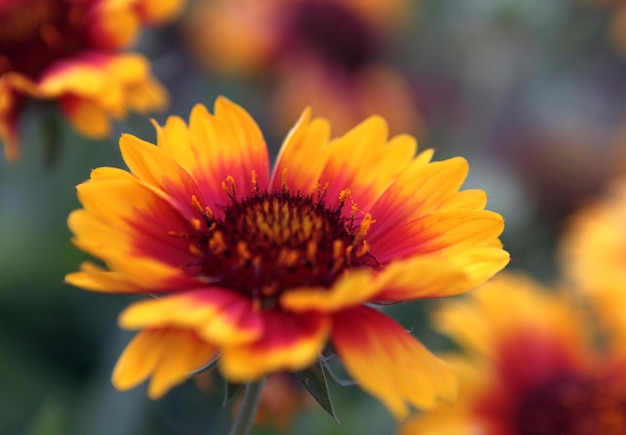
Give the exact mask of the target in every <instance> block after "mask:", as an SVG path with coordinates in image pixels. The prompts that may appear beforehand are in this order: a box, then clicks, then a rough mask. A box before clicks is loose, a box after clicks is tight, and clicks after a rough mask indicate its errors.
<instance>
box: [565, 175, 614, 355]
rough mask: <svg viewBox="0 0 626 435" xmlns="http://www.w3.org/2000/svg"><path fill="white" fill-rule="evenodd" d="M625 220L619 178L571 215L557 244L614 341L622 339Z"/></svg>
mask: <svg viewBox="0 0 626 435" xmlns="http://www.w3.org/2000/svg"><path fill="white" fill-rule="evenodd" d="M624 222H626V179H620V180H617V181H614V182H613V184H611V186H610V189H609V191H608V193H607V194H605V195H604V196H603V197H601V198H597V199H595V200H594V201H593V202H591V203H589V204H587V205H586V206H584V207H582V208H581V209H580V210H579V211H577V212H576V213H574V214H573V215H572V217H571V218H570V220H569V222H568V224H569V225H568V227H567V231H566V233H565V235H564V238H563V242H562V244H561V254H562V256H561V257H562V258H561V259H562V265H563V269H564V271H565V274H566V276H567V277H568V278H569V280H570V282H571V284H572V285H573V286H574V287H576V288H577V289H578V290H580V291H581V292H582V293H583V294H584V295H585V297H586V298H587V299H588V300H589V302H590V303H591V305H592V307H593V308H594V309H595V310H596V312H597V313H599V315H600V320H601V321H602V326H603V327H604V329H605V331H606V332H608V333H609V334H612V335H615V336H616V337H614V338H615V339H614V340H613V343H625V342H626V341H625V339H626V304H624V303H623V302H622V300H623V299H624V296H625V295H626V293H625V291H626V290H625V289H626V227H625V226H624ZM622 346H623V345H622ZM625 350H626V349H625Z"/></svg>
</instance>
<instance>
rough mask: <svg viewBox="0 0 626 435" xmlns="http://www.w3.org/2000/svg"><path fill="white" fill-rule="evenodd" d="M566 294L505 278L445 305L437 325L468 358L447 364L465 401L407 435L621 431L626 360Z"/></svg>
mask: <svg viewBox="0 0 626 435" xmlns="http://www.w3.org/2000/svg"><path fill="white" fill-rule="evenodd" d="M568 295H569V296H571V293H569V294H568V293H565V292H556V291H549V290H548V289H546V288H543V287H542V286H540V285H539V284H538V283H536V282H534V281H533V280H531V279H530V278H529V277H526V276H524V275H521V274H520V275H514V274H509V275H507V274H506V273H505V274H500V275H498V276H497V277H495V278H494V279H493V280H491V281H490V282H488V283H486V284H484V285H483V286H482V287H480V288H478V289H477V290H475V291H473V292H472V293H471V294H470V295H469V296H468V299H465V300H460V301H454V302H450V303H445V304H444V305H443V307H441V308H440V310H439V311H437V312H436V313H435V320H436V325H437V327H438V328H439V329H440V330H441V331H442V332H444V333H445V334H446V335H448V336H449V337H450V338H452V340H454V341H455V342H456V343H457V344H458V345H460V347H461V348H462V350H463V351H464V353H462V354H461V353H456V354H452V355H450V356H449V357H448V358H445V360H446V361H448V362H449V363H450V364H451V366H452V367H454V369H455V372H456V373H457V374H458V377H459V399H458V400H457V401H456V402H455V403H454V404H452V405H447V404H442V406H440V407H439V408H438V409H437V410H435V411H433V412H427V413H423V414H421V415H417V416H416V417H413V418H411V419H409V420H407V422H406V423H405V424H404V425H403V427H402V430H401V433H402V434H403V435H412V434H426V435H427V434H442V433H449V434H477V433H479V434H485V435H515V434H533V435H541V434H543V435H548V434H574V435H591V434H603V435H605V434H608V435H617V434H622V433H624V431H625V430H626V412H625V411H626V375H625V374H624V371H623V364H624V362H625V361H624V354H623V353H622V354H620V353H619V352H613V351H612V350H608V349H605V348H602V347H601V346H599V345H598V343H597V342H595V341H594V337H593V334H592V328H593V324H592V323H591V322H590V319H589V317H588V316H587V315H586V314H587V313H586V312H584V311H583V310H582V309H581V307H580V305H577V304H575V303H574V300H573V299H572V298H569V297H568ZM622 346H623V345H622Z"/></svg>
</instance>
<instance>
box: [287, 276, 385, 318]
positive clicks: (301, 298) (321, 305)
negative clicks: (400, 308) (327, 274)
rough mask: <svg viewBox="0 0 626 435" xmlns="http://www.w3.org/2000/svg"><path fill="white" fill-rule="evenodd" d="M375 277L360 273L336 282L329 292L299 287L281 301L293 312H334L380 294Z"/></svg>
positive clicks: (322, 288) (288, 292) (316, 288)
mask: <svg viewBox="0 0 626 435" xmlns="http://www.w3.org/2000/svg"><path fill="white" fill-rule="evenodd" d="M374 276H375V275H374V273H373V272H371V271H367V270H360V271H357V272H354V273H351V274H347V275H346V276H344V277H342V278H341V279H339V280H338V281H337V282H336V283H335V284H334V285H333V286H332V287H331V288H330V289H329V288H326V287H319V288H318V287H301V288H295V289H290V290H289V291H287V292H285V293H284V294H283V295H282V296H281V298H280V304H281V306H282V307H283V308H285V309H287V310H291V311H295V312H305V311H322V312H334V311H338V310H341V309H344V308H347V307H352V306H354V305H358V304H361V303H364V302H367V301H368V300H370V299H371V298H372V296H373V295H374V294H376V293H378V292H379V286H378V285H376V280H375V278H374Z"/></svg>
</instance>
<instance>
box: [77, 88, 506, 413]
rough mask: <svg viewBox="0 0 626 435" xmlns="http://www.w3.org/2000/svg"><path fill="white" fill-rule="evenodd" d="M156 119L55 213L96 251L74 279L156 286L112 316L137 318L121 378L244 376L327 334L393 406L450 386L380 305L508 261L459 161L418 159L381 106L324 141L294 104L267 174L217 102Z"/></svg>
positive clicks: (452, 288)
mask: <svg viewBox="0 0 626 435" xmlns="http://www.w3.org/2000/svg"><path fill="white" fill-rule="evenodd" d="M157 133H158V144H157V146H153V145H152V144H150V143H147V142H144V141H142V140H140V139H138V138H136V137H134V136H130V135H124V136H122V138H121V140H120V148H121V151H122V155H123V157H124V160H125V162H126V164H127V165H128V167H129V168H130V172H127V171H124V170H122V169H116V168H99V169H96V170H94V171H93V173H92V175H91V179H90V180H89V181H87V182H85V183H83V184H81V185H80V186H78V197H79V200H80V202H81V204H82V205H83V208H82V209H79V210H76V211H74V212H73V213H72V214H71V215H70V217H69V221H68V223H69V226H70V228H71V230H72V232H73V234H74V243H75V244H76V245H77V246H78V247H80V248H81V249H83V250H85V251H87V252H89V253H90V254H92V255H94V256H95V257H97V258H99V259H100V260H102V261H103V262H104V263H105V264H106V268H102V267H100V266H97V265H95V264H93V263H91V262H86V263H84V264H83V265H82V267H81V271H80V272H76V273H72V274H69V275H68V276H67V277H66V279H67V281H68V282H69V283H71V284H74V285H76V286H79V287H82V288H85V289H89V290H95V291H103V292H112V293H139V294H153V295H159V296H162V297H158V298H154V299H149V300H144V301H140V302H136V303H134V304H132V305H131V306H129V307H128V308H127V309H126V310H124V312H122V314H121V315H120V318H119V323H120V326H121V327H123V328H125V329H130V330H139V331H140V332H139V333H138V334H137V335H136V337H135V338H134V339H133V341H132V342H131V343H130V344H129V345H128V347H127V348H126V350H125V351H124V353H123V354H122V356H121V357H120V360H119V361H118V364H117V366H116V368H115V371H114V373H113V383H114V385H115V386H116V387H117V388H119V389H128V388H132V387H134V386H136V385H137V384H139V383H141V382H142V381H144V380H145V379H146V378H148V377H151V382H150V386H149V393H148V394H149V396H150V397H152V398H158V397H161V396H162V395H164V394H165V393H166V392H167V391H168V390H169V389H170V388H172V387H173V386H175V385H177V384H179V383H181V382H183V381H184V380H186V379H187V378H189V376H190V372H191V371H192V370H194V369H197V368H199V367H201V366H203V365H206V364H208V363H209V361H211V360H212V359H213V358H215V357H216V356H217V355H219V365H218V369H219V371H220V372H221V374H222V375H223V376H224V377H225V378H226V379H228V380H230V381H231V382H234V383H248V382H251V381H255V380H257V379H260V378H262V377H264V376H266V375H268V374H271V373H274V372H280V371H299V370H303V369H306V368H308V367H310V366H311V365H313V364H314V363H316V362H317V361H318V358H319V355H320V352H321V351H322V350H324V349H326V348H327V347H328V346H329V345H330V344H332V349H333V351H334V352H336V353H337V354H338V356H339V357H340V359H341V361H342V362H343V364H344V366H345V367H346V369H347V371H348V372H349V373H350V375H351V376H352V377H353V378H354V380H355V381H356V382H357V383H358V384H359V385H360V386H361V387H362V388H363V389H364V390H366V391H368V392H369V393H371V394H373V395H374V396H376V397H377V398H378V399H379V400H381V401H382V402H383V403H384V404H385V405H386V406H387V407H388V408H389V409H390V411H391V412H392V413H393V414H394V415H395V416H396V417H398V418H402V417H404V416H406V415H407V413H408V410H409V406H417V407H430V406H433V405H434V404H435V403H436V400H437V398H438V397H443V398H445V399H447V400H451V399H452V398H453V397H454V395H455V383H454V378H453V377H452V376H451V374H450V372H449V371H448V368H447V367H446V365H445V364H443V363H442V362H441V361H439V360H438V359H437V358H436V357H434V356H433V355H432V354H431V353H430V352H428V350H427V349H426V348H425V347H423V346H422V345H421V344H420V343H419V342H418V341H417V340H416V339H415V338H414V337H413V336H412V335H411V334H409V333H408V332H407V331H406V330H405V329H403V328H402V327H401V326H400V325H399V324H398V323H396V322H395V321H394V320H392V319H391V318H389V317H388V316H386V315H384V314H383V313H382V312H381V311H380V309H379V308H378V307H379V303H381V302H384V303H395V302H404V301H407V300H413V299H421V298H432V297H443V296H448V295H452V294H457V293H462V292H465V291H468V290H470V289H471V288H473V287H475V286H477V285H479V284H481V283H482V282H484V281H485V280H487V279H489V278H490V277H491V276H492V275H493V274H495V273H496V272H497V271H499V270H500V269H502V268H503V267H504V266H505V265H506V264H507V263H508V259H509V255H508V253H506V252H505V251H503V250H502V246H501V243H500V241H499V239H498V237H499V235H500V233H501V232H502V230H503V227H504V222H503V219H502V217H501V216H500V215H498V214H496V213H493V212H490V211H486V210H484V208H485V206H486V194H485V192H483V191H480V190H465V191H459V188H460V186H461V185H462V183H463V181H464V180H465V177H466V175H467V172H468V165H467V162H466V161H465V160H464V159H461V158H453V159H450V160H446V161H442V162H431V161H430V160H431V157H432V154H433V153H432V151H431V150H426V151H423V152H421V153H420V154H418V155H417V156H415V153H416V141H415V139H414V138H413V137H411V136H408V135H400V136H395V137H393V138H391V139H389V138H388V128H387V124H386V122H385V121H384V120H383V119H382V118H380V117H371V118H369V119H367V120H366V121H364V122H362V123H361V124H359V125H358V126H356V127H354V128H353V129H352V130H350V131H349V132H348V133H346V134H345V135H343V136H340V137H337V138H335V139H331V135H330V123H329V122H328V121H327V120H326V119H322V118H314V119H311V113H310V110H306V111H305V112H304V114H303V115H302V117H301V118H300V120H299V121H298V123H297V124H296V125H295V127H294V128H293V129H292V130H291V132H290V133H289V135H288V136H287V138H286V140H285V143H284V145H283V148H282V150H281V151H280V153H279V155H278V158H277V161H276V163H275V165H274V168H273V170H270V166H269V156H268V151H267V147H266V144H265V141H264V139H263V136H262V134H261V131H260V130H259V128H258V126H257V125H256V123H255V122H254V120H253V119H252V118H251V117H250V116H249V115H248V113H247V112H246V111H245V110H244V109H242V108H241V107H239V106H238V105H236V104H234V103H232V102H230V101H228V100H226V99H225V98H218V99H217V101H216V103H215V112H214V114H210V113H209V112H208V111H207V109H206V108H205V107H204V106H202V105H197V106H196V107H195V108H194V109H193V111H192V113H191V116H190V120H189V124H186V123H185V122H184V121H183V120H182V119H180V118H178V117H170V118H169V119H168V121H167V122H166V124H165V126H163V127H157Z"/></svg>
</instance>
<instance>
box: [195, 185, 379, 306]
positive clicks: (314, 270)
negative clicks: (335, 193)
mask: <svg viewBox="0 0 626 435" xmlns="http://www.w3.org/2000/svg"><path fill="white" fill-rule="evenodd" d="M232 193H233V192H231V194H232ZM344 193H346V196H347V191H345V192H344ZM230 198H231V203H230V204H229V205H227V206H226V207H225V208H224V218H223V219H219V220H214V219H213V217H212V214H211V212H210V211H208V212H207V211H203V212H202V213H203V216H204V220H205V222H206V224H207V226H208V228H209V229H208V231H206V230H203V231H199V237H198V238H196V240H195V241H194V242H192V244H193V246H192V252H195V253H196V254H197V255H198V256H199V257H201V261H200V262H199V263H198V264H197V265H195V266H192V268H193V269H195V270H194V272H195V273H197V276H198V278H199V279H200V280H203V279H204V280H206V281H207V282H210V283H216V285H219V286H220V287H225V288H230V289H233V290H236V291H238V292H241V293H243V294H245V295H246V296H248V297H251V298H252V299H254V300H258V301H259V302H260V303H261V306H262V307H263V308H270V307H274V306H276V304H277V298H278V296H279V295H280V293H281V292H282V291H283V290H285V289H288V288H294V287H300V286H305V285H306V286H324V287H329V286H331V285H332V283H333V282H334V281H335V279H336V278H337V277H338V276H340V274H341V272H342V271H344V270H345V269H351V268H356V267H372V268H376V267H378V263H377V262H376V260H375V259H374V257H373V256H372V255H371V254H370V253H369V250H368V246H367V243H366V242H365V240H364V236H365V234H366V233H367V229H368V228H369V225H370V223H371V218H369V216H368V215H366V217H365V218H363V221H362V222H361V224H360V225H357V224H356V223H355V221H356V219H355V218H354V217H353V218H345V217H342V211H343V208H344V205H345V199H344V200H343V201H341V202H340V205H339V207H338V208H337V209H334V210H331V209H329V208H328V207H326V205H325V203H324V195H323V193H320V194H318V195H317V197H316V196H314V195H305V194H301V193H297V194H291V193H289V192H288V191H287V190H283V191H281V192H272V193H259V192H255V193H253V194H251V195H250V196H248V197H246V198H243V199H240V200H236V199H234V195H230ZM199 210H200V208H199ZM355 212H356V210H355V209H353V215H354V213H355Z"/></svg>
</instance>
